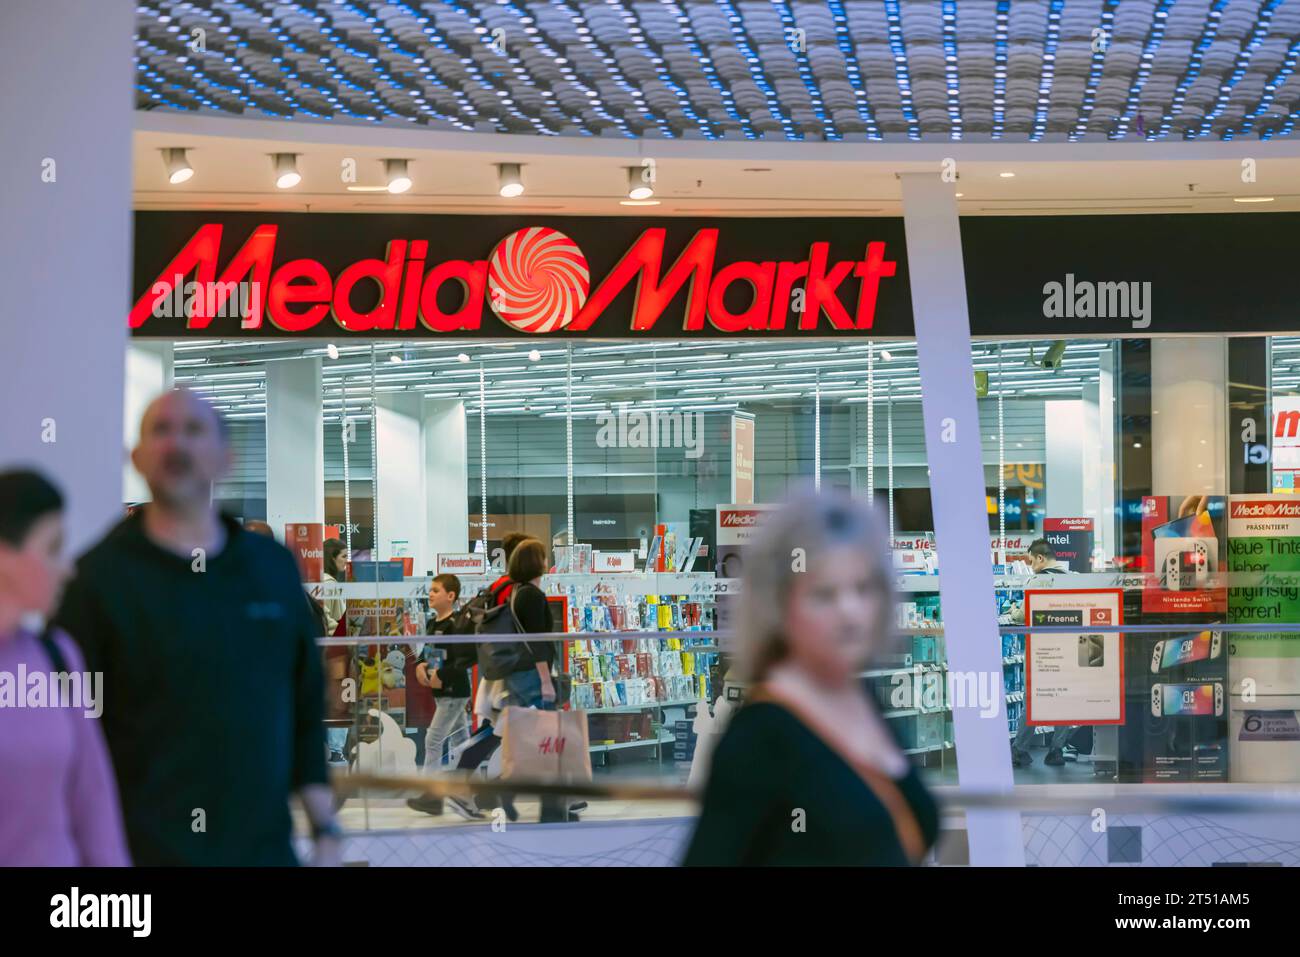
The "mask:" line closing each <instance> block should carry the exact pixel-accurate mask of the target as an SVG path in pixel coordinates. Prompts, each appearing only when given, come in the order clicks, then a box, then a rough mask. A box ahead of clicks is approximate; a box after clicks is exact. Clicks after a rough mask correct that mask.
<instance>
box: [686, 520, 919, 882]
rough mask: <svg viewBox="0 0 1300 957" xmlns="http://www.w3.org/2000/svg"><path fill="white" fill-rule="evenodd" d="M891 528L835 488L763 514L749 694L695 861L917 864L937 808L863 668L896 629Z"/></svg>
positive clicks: (740, 645) (726, 737) (743, 634)
mask: <svg viewBox="0 0 1300 957" xmlns="http://www.w3.org/2000/svg"><path fill="white" fill-rule="evenodd" d="M888 557H889V556H888V551H887V548H886V539H885V536H884V534H883V533H882V530H881V528H880V526H879V523H878V521H877V520H876V516H875V514H874V513H873V512H872V511H871V510H870V509H869V508H868V507H867V506H865V505H863V504H861V503H859V502H857V501H854V500H853V499H850V498H847V497H841V496H836V495H822V496H809V497H805V498H801V499H799V500H796V501H794V502H792V503H790V504H789V505H787V506H786V507H785V508H783V509H781V510H780V511H777V512H774V513H772V514H770V515H768V516H766V517H765V520H764V523H763V527H762V529H761V530H760V532H759V536H758V538H757V540H756V541H755V544H754V546H753V548H752V549H751V550H748V551H747V552H746V555H745V579H744V582H745V584H744V591H743V594H744V599H743V601H742V602H741V608H740V614H739V621H738V623H737V629H736V636H735V648H736V656H737V659H738V660H737V663H736V664H737V669H738V671H739V672H740V673H741V674H742V675H744V676H745V677H746V678H747V679H748V681H749V687H748V690H747V693H746V703H745V705H744V706H743V707H742V708H741V709H740V710H739V711H737V712H736V714H735V716H734V717H733V718H732V719H731V722H730V724H729V725H728V727H727V730H726V732H725V733H724V734H723V736H722V740H721V741H720V742H718V745H717V749H716V751H715V753H714V756H713V761H712V765H711V769H710V774H709V780H708V784H707V786H706V787H705V791H704V796H703V807H702V809H701V813H700V818H699V821H698V824H697V826H696V830H695V834H694V836H693V838H692V840H691V844H690V847H689V849H688V851H687V854H686V860H685V863H686V864H687V865H763V864H795V865H836V864H838V865H908V864H917V863H920V861H921V859H922V857H923V856H924V855H925V853H926V852H927V851H928V850H929V848H930V847H931V845H933V843H934V839H935V836H936V834H937V832H938V811H937V808H936V806H935V803H934V801H933V799H932V798H931V797H930V795H929V793H928V792H927V791H926V789H925V788H924V787H923V786H922V784H921V782H920V779H919V777H918V776H917V773H916V771H915V769H914V768H913V767H912V765H911V762H910V761H909V760H908V759H907V757H906V755H904V754H903V751H902V749H901V748H900V747H899V745H898V743H897V742H896V741H895V739H894V737H893V734H892V733H891V732H890V730H889V727H888V725H887V724H886V722H885V720H884V718H883V717H881V714H880V712H879V711H878V710H877V708H876V706H875V703H874V701H873V699H872V697H871V695H870V694H869V692H868V690H867V688H866V686H865V685H864V683H863V681H862V680H861V678H860V675H861V673H862V672H863V670H864V669H866V668H867V667H868V665H869V663H870V662H871V661H872V660H873V659H875V658H877V657H879V655H880V654H881V652H883V651H884V650H885V648H886V646H887V644H888V642H889V640H890V634H891V622H892V621H893V617H894V609H893V595H892V591H891V588H890V581H889V575H888V569H889V567H890V566H889V561H888Z"/></svg>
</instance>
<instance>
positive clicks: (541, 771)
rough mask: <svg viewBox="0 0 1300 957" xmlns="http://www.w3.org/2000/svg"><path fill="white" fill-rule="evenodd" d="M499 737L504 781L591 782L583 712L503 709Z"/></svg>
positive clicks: (586, 732)
mask: <svg viewBox="0 0 1300 957" xmlns="http://www.w3.org/2000/svg"><path fill="white" fill-rule="evenodd" d="M500 735H501V777H502V778H503V779H505V780H542V781H559V782H569V781H590V780H591V751H590V750H589V747H588V746H589V743H590V737H589V735H588V731H587V713H586V712H585V711H541V710H539V709H537V708H506V709H505V710H504V711H502V712H501V726H500Z"/></svg>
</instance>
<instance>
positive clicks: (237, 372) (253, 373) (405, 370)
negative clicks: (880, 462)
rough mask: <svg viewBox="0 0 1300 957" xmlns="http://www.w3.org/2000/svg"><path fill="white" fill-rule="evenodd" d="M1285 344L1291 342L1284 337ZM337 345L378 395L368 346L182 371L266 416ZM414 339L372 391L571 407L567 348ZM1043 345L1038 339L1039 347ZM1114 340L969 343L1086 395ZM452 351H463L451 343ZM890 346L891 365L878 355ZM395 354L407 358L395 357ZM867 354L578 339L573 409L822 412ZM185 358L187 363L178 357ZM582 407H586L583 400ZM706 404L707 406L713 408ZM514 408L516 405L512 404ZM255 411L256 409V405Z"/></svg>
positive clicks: (494, 408) (861, 389)
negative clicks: (1050, 346)
mask: <svg viewBox="0 0 1300 957" xmlns="http://www.w3.org/2000/svg"><path fill="white" fill-rule="evenodd" d="M1278 342H1279V343H1284V340H1278ZM1295 342H1296V343H1297V345H1296V347H1295V349H1292V350H1288V349H1287V347H1286V346H1285V345H1284V344H1283V345H1282V348H1281V350H1280V351H1279V350H1277V349H1275V350H1274V364H1275V381H1276V383H1277V384H1278V385H1279V386H1286V385H1287V384H1288V383H1291V384H1293V385H1300V378H1298V377H1297V373H1298V372H1300V368H1294V367H1293V366H1292V360H1295V362H1296V363H1298V364H1300V340H1295ZM330 346H333V348H334V351H335V352H336V353H337V354H338V355H339V357H340V360H341V361H338V362H331V363H330V364H328V365H326V366H324V367H323V368H322V380H323V386H324V387H323V394H324V397H325V399H326V401H327V402H328V400H329V399H330V397H332V396H337V395H339V393H340V391H341V390H342V389H343V388H344V387H345V385H344V380H345V379H346V389H347V394H348V395H353V396H358V397H361V399H362V403H363V404H364V400H365V397H366V396H367V395H369V393H370V379H371V362H370V347H369V346H368V345H360V346H358V345H346V344H345V345H342V346H338V345H335V344H333V343H330V344H329V345H324V346H322V345H315V346H309V347H306V348H304V346H303V344H302V343H292V342H275V341H268V342H248V341H237V340H236V341H229V342H224V341H215V340H205V341H204V343H203V344H202V345H198V346H194V345H187V346H186V347H185V352H184V354H183V358H182V357H181V352H180V350H179V349H178V351H177V367H176V381H177V383H178V384H180V385H184V386H187V387H188V388H192V389H194V390H195V391H196V392H199V393H200V394H202V395H205V396H207V397H208V398H210V399H211V400H212V401H213V402H215V403H216V404H217V405H218V408H220V409H221V410H222V411H223V412H231V411H236V406H238V410H237V411H239V412H240V413H241V416H243V417H245V418H259V417H262V416H264V415H265V400H266V394H265V370H266V367H267V365H268V364H269V363H274V362H279V361H290V360H293V359H299V358H303V357H304V356H325V355H331V353H330V351H329V350H330ZM881 346H882V343H876V352H875V360H876V361H875V364H874V367H872V368H873V373H872V374H873V375H874V382H875V385H874V401H875V402H876V403H877V404H878V405H879V404H887V403H889V402H894V403H899V402H918V401H920V393H921V380H920V373H919V368H918V366H917V356H916V345H915V343H913V342H909V341H900V340H891V341H889V349H888V350H884V349H882V348H881ZM465 348H466V347H465V344H464V343H459V344H441V343H428V344H425V343H421V342H412V343H410V344H409V345H404V346H403V351H402V354H401V355H396V354H393V355H388V354H384V353H381V354H380V356H379V360H380V361H379V362H378V364H377V367H376V369H375V373H374V385H375V391H376V392H399V393H400V392H408V393H412V394H417V395H422V396H427V397H431V398H439V399H448V400H461V401H463V402H464V403H465V405H466V411H467V412H477V411H478V408H479V370H480V368H481V369H482V370H483V377H484V397H485V398H486V400H487V402H486V405H485V406H484V408H485V411H486V412H487V414H488V415H489V416H496V415H521V414H523V415H529V414H533V413H534V412H541V411H543V410H541V409H537V408H535V409H530V410H529V411H528V412H527V413H520V412H518V411H517V408H516V407H518V406H519V399H520V397H521V396H524V395H537V396H538V397H539V399H543V400H545V401H546V402H549V403H551V404H553V405H554V406H555V409H554V411H556V412H558V413H559V414H563V412H564V410H565V401H566V399H565V390H566V387H567V378H566V377H567V374H568V368H569V363H568V361H567V351H568V350H567V346H564V344H560V343H556V344H552V346H551V347H549V348H538V347H536V346H532V345H531V344H530V343H511V342H506V343H502V342H487V341H485V342H480V343H473V344H471V345H470V347H469V349H468V351H465ZM1042 349H1043V345H1042V344H1039V345H1038V346H1037V347H1036V348H1035V353H1036V354H1039V355H1041V352H1042ZM1111 349H1112V344H1111V343H1109V342H1106V341H1103V340H1097V341H1072V342H1069V343H1067V344H1066V347H1065V349H1064V352H1063V353H1062V358H1061V362H1060V367H1059V368H1057V369H1055V370H1051V369H1044V368H1041V367H1034V366H1027V365H1025V362H1024V360H1026V359H1027V358H1028V357H1029V354H1030V347H1029V346H1027V345H1026V346H1023V347H1015V346H1009V345H1008V346H1005V347H1004V348H1003V350H1002V356H1001V359H1000V360H999V357H998V356H997V354H996V352H995V351H992V352H991V351H990V350H989V348H988V345H987V344H986V343H977V344H975V346H974V348H973V350H972V351H973V353H974V364H975V366H976V368H977V369H981V370H985V371H987V372H988V373H989V393H988V395H989V397H990V398H996V397H997V396H998V395H1002V396H1004V397H1005V398H1007V399H1034V398H1036V397H1047V396H1051V397H1052V398H1070V397H1082V396H1083V395H1084V392H1085V390H1086V389H1087V388H1088V387H1090V386H1091V385H1093V384H1095V383H1096V382H1097V381H1098V378H1099V375H1100V370H1101V357H1102V355H1103V354H1105V353H1107V352H1109V351H1110V350H1111ZM452 350H461V351H457V352H453V351H452ZM885 351H888V352H889V355H890V360H889V361H888V364H887V365H886V364H885V363H884V362H882V361H880V360H881V358H882V353H883V352H885ZM393 359H400V360H401V361H400V362H394V361H393ZM870 361H871V360H870V357H869V354H868V352H867V351H865V350H864V349H863V348H862V346H861V345H860V344H843V345H822V344H817V345H813V344H810V345H809V346H808V347H807V348H806V349H798V348H784V349H783V348H773V345H772V344H771V343H764V342H760V341H752V342H735V343H726V344H723V345H720V344H719V343H717V342H716V341H710V342H693V343H692V342H686V343H655V344H649V343H648V344H645V345H641V344H626V345H624V346H622V347H620V348H618V349H612V348H611V347H610V346H609V344H607V343H593V344H591V345H580V344H575V345H574V348H573V361H572V369H573V392H574V403H575V406H574V408H575V411H581V412H584V413H592V414H596V413H599V412H600V411H608V410H611V409H613V408H616V407H617V406H618V404H619V403H628V402H631V403H635V404H637V405H648V404H656V405H663V406H666V407H670V408H681V409H691V410H697V411H725V410H727V409H740V410H744V409H755V408H761V407H763V406H769V407H772V406H789V407H794V408H796V409H806V408H807V407H809V406H810V405H811V403H812V402H813V401H814V399H815V398H816V396H817V394H818V392H820V397H821V402H822V408H823V410H827V409H832V408H834V407H835V406H837V405H842V406H846V407H851V406H854V405H859V404H861V403H864V402H866V401H867V399H868V390H867V375H868V368H869V364H870ZM182 363H184V364H182ZM579 405H582V406H583V408H582V409H579V408H578V406H579ZM706 406H707V407H709V408H706ZM512 408H513V409H516V411H511V409H512ZM248 413H255V414H253V415H248Z"/></svg>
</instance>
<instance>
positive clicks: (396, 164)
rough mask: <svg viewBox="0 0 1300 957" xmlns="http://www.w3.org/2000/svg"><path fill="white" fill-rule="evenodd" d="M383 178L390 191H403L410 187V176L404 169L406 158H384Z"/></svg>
mask: <svg viewBox="0 0 1300 957" xmlns="http://www.w3.org/2000/svg"><path fill="white" fill-rule="evenodd" d="M384 178H385V179H387V180H388V191H389V192H390V193H405V192H406V191H407V190H408V189H410V188H411V177H410V174H409V173H408V172H407V170H406V160H384Z"/></svg>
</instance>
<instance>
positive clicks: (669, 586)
mask: <svg viewBox="0 0 1300 957" xmlns="http://www.w3.org/2000/svg"><path fill="white" fill-rule="evenodd" d="M543 585H544V586H545V588H546V590H547V592H548V593H549V594H550V595H553V596H556V597H560V598H563V599H564V605H565V608H566V614H567V621H566V622H565V628H566V631H568V633H569V634H570V635H571V636H572V637H571V639H570V640H568V641H566V642H565V661H566V663H567V666H568V671H569V673H570V674H571V675H572V677H573V687H572V692H571V694H570V699H569V700H570V703H571V705H572V706H573V707H575V708H581V709H582V710H584V711H586V712H587V714H588V715H589V716H590V719H589V721H590V728H591V738H592V744H591V751H592V753H593V754H600V753H607V752H612V751H623V750H629V749H633V748H645V747H653V748H654V749H655V755H654V759H655V760H656V761H662V760H663V747H664V746H665V745H672V744H673V743H674V740H675V739H674V736H673V735H672V734H665V733H664V730H663V725H664V721H665V710H666V709H668V708H690V707H691V706H693V705H697V704H698V703H699V702H701V701H705V700H709V696H710V692H711V688H712V677H711V669H712V666H713V665H714V663H715V662H716V660H717V654H718V646H717V644H716V639H715V637H714V634H713V622H714V595H715V589H714V585H713V576H712V575H711V574H708V573H675V572H660V573H654V572H651V573H632V574H627V573H624V574H606V575H598V574H553V575H550V576H548V577H547V579H545V580H544V581H543ZM654 631H664V632H670V633H672V637H669V636H668V635H665V637H664V638H662V639H656V638H653V637H649V636H647V635H646V634H645V633H646V632H654ZM637 632H639V634H636V636H635V637H632V634H634V633H637ZM684 633H685V634H684ZM697 633H698V634H699V636H700V637H699V638H698V639H696V638H694V637H693V635H694V634H697ZM638 716H639V717H638ZM624 739H626V740H624Z"/></svg>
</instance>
